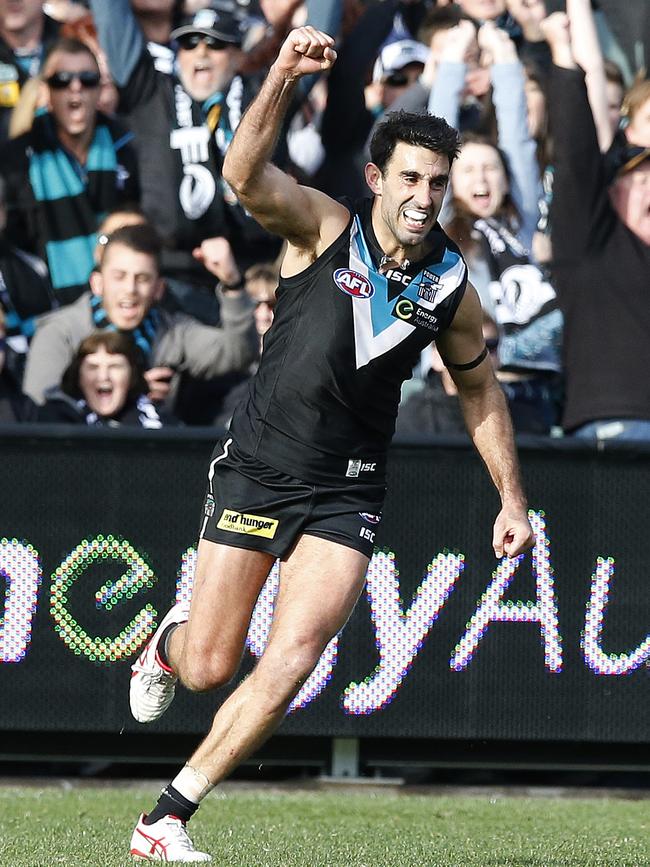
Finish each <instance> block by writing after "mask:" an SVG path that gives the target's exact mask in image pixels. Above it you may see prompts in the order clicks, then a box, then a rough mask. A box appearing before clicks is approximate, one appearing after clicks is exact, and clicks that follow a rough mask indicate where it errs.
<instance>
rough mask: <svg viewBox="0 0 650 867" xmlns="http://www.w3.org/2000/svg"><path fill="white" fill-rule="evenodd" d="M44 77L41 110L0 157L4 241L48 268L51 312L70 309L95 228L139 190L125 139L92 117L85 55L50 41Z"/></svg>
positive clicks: (81, 48)
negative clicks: (52, 299) (4, 201)
mask: <svg viewBox="0 0 650 867" xmlns="http://www.w3.org/2000/svg"><path fill="white" fill-rule="evenodd" d="M43 77H44V81H45V84H46V86H47V103H48V110H46V111H44V112H42V113H40V114H38V115H37V116H36V117H35V119H34V124H33V126H32V128H31V130H30V131H29V132H27V133H24V134H23V135H21V136H19V137H18V138H16V139H13V140H12V141H10V142H8V143H6V144H5V145H4V146H3V147H2V149H0V173H1V174H2V176H3V177H4V180H5V182H6V188H7V189H6V197H7V232H6V234H7V238H8V240H10V241H11V242H12V243H13V244H15V245H16V246H18V247H21V248H22V249H24V250H27V251H28V252H30V253H33V254H35V255H37V256H40V257H41V258H42V259H44V260H45V261H46V262H47V265H48V268H49V273H50V280H51V284H52V288H53V291H54V297H55V299H56V301H57V303H58V304H69V303H70V302H72V301H75V300H76V299H77V298H78V297H79V296H80V295H81V293H82V292H83V291H84V290H85V288H86V283H87V280H88V277H89V275H90V272H91V271H92V268H93V252H94V248H95V244H96V240H97V237H96V235H97V226H98V223H99V221H100V219H101V218H102V217H103V216H104V214H106V213H107V212H108V211H112V210H114V209H115V208H116V207H117V206H118V205H120V204H121V203H122V202H127V201H137V200H138V197H139V188H138V184H137V168H136V161H135V155H134V153H133V151H132V149H131V147H130V144H129V142H130V140H131V138H132V135H131V134H130V133H127V134H125V133H124V131H123V130H122V129H121V128H120V127H119V126H118V125H116V124H115V122H114V121H113V120H111V119H109V118H108V117H106V116H105V115H102V114H101V113H99V112H98V111H97V101H98V98H99V82H100V73H99V68H98V66H97V61H96V59H95V57H94V55H93V54H92V52H91V51H90V49H89V48H88V47H87V46H86V45H84V44H83V43H82V42H79V41H77V40H73V39H61V40H59V41H57V42H56V43H55V44H54V46H53V47H52V50H51V52H50V54H49V55H48V57H47V59H46V61H45V64H44V67H43Z"/></svg>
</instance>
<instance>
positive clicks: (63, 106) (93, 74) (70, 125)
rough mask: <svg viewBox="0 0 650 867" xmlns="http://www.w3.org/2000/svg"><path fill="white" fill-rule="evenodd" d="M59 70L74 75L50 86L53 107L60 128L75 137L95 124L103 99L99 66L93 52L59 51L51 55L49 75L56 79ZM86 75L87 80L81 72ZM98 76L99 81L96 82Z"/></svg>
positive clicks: (46, 75)
mask: <svg viewBox="0 0 650 867" xmlns="http://www.w3.org/2000/svg"><path fill="white" fill-rule="evenodd" d="M57 74H59V75H63V76H65V75H66V74H67V75H69V76H71V77H70V79H69V81H68V83H67V84H66V83H65V82H62V83H63V86H57V87H55V86H54V83H53V84H50V85H49V86H48V102H49V108H50V111H51V112H52V114H53V116H54V120H55V122H56V125H57V127H58V128H59V131H63V132H65V133H67V135H69V136H71V137H77V136H80V135H83V134H84V133H85V132H87V131H88V130H89V129H91V128H92V126H93V124H94V123H95V117H96V114H97V104H98V102H99V95H100V89H99V68H98V66H97V63H96V61H95V59H94V58H93V56H92V55H91V54H87V53H86V52H85V51H84V52H82V53H80V54H68V53H66V52H63V51H61V52H57V53H56V54H55V55H54V56H53V57H51V58H50V59H49V61H48V64H47V69H46V72H45V77H46V79H52V81H53V82H54V81H55V80H56V76H57ZM80 75H81V76H83V77H84V80H82V79H80V78H79V76H80ZM95 79H96V83H93V82H94V81H95Z"/></svg>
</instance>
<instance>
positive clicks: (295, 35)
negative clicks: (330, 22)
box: [273, 26, 336, 78]
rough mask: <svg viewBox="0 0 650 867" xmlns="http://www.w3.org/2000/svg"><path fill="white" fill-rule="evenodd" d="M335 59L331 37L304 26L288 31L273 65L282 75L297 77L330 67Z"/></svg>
mask: <svg viewBox="0 0 650 867" xmlns="http://www.w3.org/2000/svg"><path fill="white" fill-rule="evenodd" d="M335 60H336V51H335V50H334V40H333V39H332V37H331V36H328V35H327V33H323V32H322V31H320V30H315V29H314V28H313V27H309V26H306V27H298V28H297V29H296V30H292V31H291V33H289V35H288V36H287V38H286V39H285V40H284V42H283V44H282V48H281V49H280V53H279V54H278V56H277V59H276V61H275V63H274V64H273V65H274V67H275V68H276V69H277V70H278V71H279V72H281V73H282V74H283V75H285V76H287V77H290V78H299V77H301V76H303V75H313V74H314V73H316V72H323V71H324V70H326V69H331V67H332V66H333V65H334V62H335Z"/></svg>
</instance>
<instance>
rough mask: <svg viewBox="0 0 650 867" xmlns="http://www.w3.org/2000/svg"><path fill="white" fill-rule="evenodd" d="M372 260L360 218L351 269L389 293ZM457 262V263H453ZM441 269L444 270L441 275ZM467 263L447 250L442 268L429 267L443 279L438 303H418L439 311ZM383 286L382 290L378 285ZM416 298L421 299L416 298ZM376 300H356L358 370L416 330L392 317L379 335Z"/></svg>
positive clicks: (413, 285) (353, 240)
mask: <svg viewBox="0 0 650 867" xmlns="http://www.w3.org/2000/svg"><path fill="white" fill-rule="evenodd" d="M369 261H370V254H369V253H368V250H367V247H366V245H365V240H364V238H363V234H362V232H361V229H360V226H359V222H358V217H357V219H355V221H354V224H353V226H352V228H351V230H350V268H351V269H352V270H353V271H357V272H358V273H359V274H362V275H363V276H364V277H367V278H368V280H370V282H371V283H372V284H373V286H375V287H376V288H375V292H376V293H377V291H379V292H383V293H385V292H386V283H387V281H386V278H385V277H383V276H382V275H380V274H377V273H376V272H375V271H374V270H373V269H372V267H371V265H368V264H367V262H369ZM452 262H453V264H451V263H452ZM441 266H443V267H444V271H443V273H442V274H440V273H439V272H440V270H441ZM465 269H466V266H465V263H464V262H463V260H462V258H460V256H458V255H457V254H456V253H452V252H451V251H450V250H445V256H444V258H443V261H442V263H440V265H437V266H436V265H433V266H431V265H428V266H427V270H429V271H431V272H432V273H435V274H437V275H438V276H439V277H440V283H439V284H438V285H439V289H438V292H437V293H436V297H435V302H434V303H430V302H427V301H425V300H424V299H418V301H417V303H418V304H419V305H420V306H422V307H425V308H427V309H429V310H435V308H436V307H437V306H438V305H439V304H440V303H441V302H442V301H444V300H445V298H447V297H448V296H449V295H451V294H452V292H454V291H455V290H456V289H457V288H458V286H459V285H460V284H461V283H462V281H463V279H464V277H465ZM419 277H420V275H418V276H416V277H415V278H414V280H413V281H412V282H411V284H410V286H409V289H411V291H409V290H408V289H406V290H405V292H404V294H405V295H413V290H415V288H416V285H417V281H418V278H419ZM378 283H381V284H383V285H381V286H380V287H377V284H378ZM413 297H414V298H415V297H417V296H413ZM372 300H373V299H367V298H352V299H351V302H352V315H353V320H354V346H355V354H356V365H357V370H359V368H361V367H364V366H365V365H366V364H368V363H369V362H370V361H372V360H373V359H374V358H378V357H379V356H381V355H384V354H385V353H386V352H389V351H390V350H391V349H394V348H395V347H396V346H398V345H399V344H400V343H401V342H402V341H403V340H405V339H406V338H407V337H409V336H410V335H411V334H413V332H414V331H415V325H409V324H408V322H405V321H403V320H401V319H397V318H393V317H391V322H390V324H389V325H387V326H385V327H384V328H382V329H381V330H380V331H379V332H378V333H377V334H375V328H374V327H373V319H372V310H373V304H372ZM377 302H379V303H381V304H384V305H388V299H387V298H386V299H381V300H380V299H377V300H376V301H375V303H377Z"/></svg>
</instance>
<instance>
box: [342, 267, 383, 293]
mask: <svg viewBox="0 0 650 867" xmlns="http://www.w3.org/2000/svg"><path fill="white" fill-rule="evenodd" d="M334 282H335V283H336V285H337V286H338V287H339V289H340V290H341V291H342V292H345V293H346V294H347V295H352V297H353V298H372V296H373V295H374V294H375V287H374V286H373V285H372V283H371V282H370V280H368V278H367V277H364V276H363V274H359V272H358V271H351V270H350V268H337V269H336V271H335V272H334Z"/></svg>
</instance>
